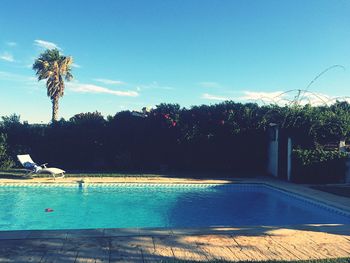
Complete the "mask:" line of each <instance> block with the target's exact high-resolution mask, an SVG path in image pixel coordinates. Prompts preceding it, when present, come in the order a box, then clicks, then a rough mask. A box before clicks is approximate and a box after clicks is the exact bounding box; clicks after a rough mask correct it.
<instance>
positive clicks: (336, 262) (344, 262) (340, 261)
mask: <svg viewBox="0 0 350 263" xmlns="http://www.w3.org/2000/svg"><path fill="white" fill-rule="evenodd" d="M162 262H169V263H170V262H172V263H195V262H208V263H228V262H235V263H350V258H330V259H313V260H292V261H287V260H267V261H223V260H216V261H187V260H173V261H171V260H170V261H162Z"/></svg>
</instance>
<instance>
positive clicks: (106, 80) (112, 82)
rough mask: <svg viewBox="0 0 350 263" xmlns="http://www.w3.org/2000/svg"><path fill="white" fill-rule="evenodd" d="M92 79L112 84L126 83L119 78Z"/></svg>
mask: <svg viewBox="0 0 350 263" xmlns="http://www.w3.org/2000/svg"><path fill="white" fill-rule="evenodd" d="M93 80H94V81H97V82H100V83H103V84H113V85H124V84H126V83H125V82H123V81H120V80H112V79H93Z"/></svg>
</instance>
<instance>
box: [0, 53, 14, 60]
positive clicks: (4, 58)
mask: <svg viewBox="0 0 350 263" xmlns="http://www.w3.org/2000/svg"><path fill="white" fill-rule="evenodd" d="M0 59H2V60H5V61H7V62H15V59H14V58H13V56H12V54H10V53H8V52H4V53H3V54H2V55H0Z"/></svg>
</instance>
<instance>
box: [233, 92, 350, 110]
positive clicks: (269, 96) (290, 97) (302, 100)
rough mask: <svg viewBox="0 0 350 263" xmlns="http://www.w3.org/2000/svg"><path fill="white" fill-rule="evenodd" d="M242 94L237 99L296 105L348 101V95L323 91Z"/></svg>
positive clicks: (317, 104) (316, 104)
mask: <svg viewBox="0 0 350 263" xmlns="http://www.w3.org/2000/svg"><path fill="white" fill-rule="evenodd" d="M243 93H244V96H241V97H238V98H237V99H238V100H245V101H255V102H258V103H259V102H260V103H261V102H262V103H264V104H277V105H281V106H284V105H290V104H293V103H296V104H298V105H306V104H310V105H312V106H320V105H331V104H333V103H334V102H335V101H336V100H339V101H350V100H349V98H348V97H336V96H331V95H327V94H323V93H317V92H310V91H302V90H298V89H295V90H289V91H285V92H283V91H272V92H256V91H244V92H243Z"/></svg>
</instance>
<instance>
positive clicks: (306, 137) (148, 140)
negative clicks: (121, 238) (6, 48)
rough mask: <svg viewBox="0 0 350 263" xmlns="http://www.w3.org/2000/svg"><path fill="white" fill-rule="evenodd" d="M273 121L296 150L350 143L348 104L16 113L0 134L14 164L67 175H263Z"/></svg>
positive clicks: (3, 124) (5, 121) (5, 119)
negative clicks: (44, 121) (27, 162)
mask: <svg viewBox="0 0 350 263" xmlns="http://www.w3.org/2000/svg"><path fill="white" fill-rule="evenodd" d="M270 123H275V124H278V125H279V126H280V128H281V129H283V130H285V131H286V132H288V134H290V136H291V137H292V138H293V139H294V142H295V147H296V148H299V149H308V150H310V149H311V150H312V149H320V148H322V147H323V145H324V144H326V143H327V142H330V141H339V140H348V139H349V135H350V105H349V104H348V103H346V102H337V103H335V104H334V105H332V106H320V107H312V106H310V105H306V106H291V107H287V106H285V107H280V106H276V105H269V106H259V105H257V104H254V103H247V104H241V103H234V102H224V103H220V104H216V105H211V106H207V105H202V106H194V107H191V108H190V109H185V108H181V107H180V106H179V105H177V104H160V105H158V106H157V107H156V108H155V109H153V110H151V111H149V112H147V113H146V114H144V115H143V114H134V113H133V112H130V111H122V112H118V113H117V114H115V115H114V116H108V117H107V118H104V117H103V116H102V115H101V114H100V113H98V112H92V113H81V114H77V115H75V116H73V117H72V118H70V119H69V120H63V119H62V120H60V121H57V122H54V123H52V124H48V125H37V124H28V123H26V122H21V121H20V119H19V116H17V115H12V116H8V117H2V122H1V125H0V133H1V134H2V136H3V137H4V138H5V137H6V138H5V139H6V140H5V139H4V138H2V141H4V142H3V143H2V144H3V145H5V143H6V154H7V156H8V157H10V158H11V159H12V160H15V159H16V155H17V154H19V153H30V154H31V155H32V157H33V159H34V160H38V162H40V161H43V162H49V163H50V165H52V166H58V167H62V168H64V169H68V170H69V169H84V170H134V171H135V170H139V171H155V170H159V169H170V170H197V171H208V170H213V171H247V170H249V171H264V170H265V165H266V151H267V149H266V147H267V134H266V129H267V128H268V127H269V124H270ZM0 144H1V143H0ZM0 158H1V157H0Z"/></svg>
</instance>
